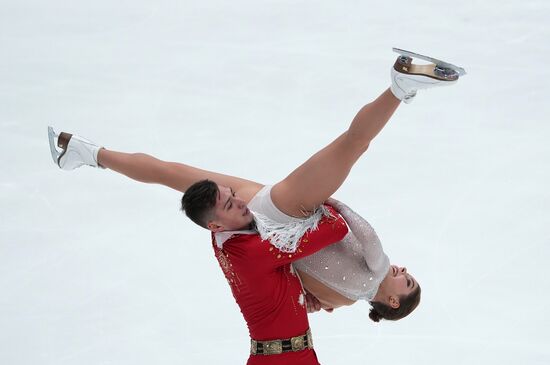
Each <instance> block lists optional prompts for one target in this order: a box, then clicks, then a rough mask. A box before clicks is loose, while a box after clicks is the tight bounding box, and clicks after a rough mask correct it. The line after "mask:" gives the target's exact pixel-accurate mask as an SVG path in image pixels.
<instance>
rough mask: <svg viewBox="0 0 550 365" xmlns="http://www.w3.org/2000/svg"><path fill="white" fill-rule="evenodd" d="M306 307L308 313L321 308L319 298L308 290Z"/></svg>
mask: <svg viewBox="0 0 550 365" xmlns="http://www.w3.org/2000/svg"><path fill="white" fill-rule="evenodd" d="M306 308H307V312H308V313H315V312H319V311H320V310H321V302H320V301H319V299H317V297H316V296H314V295H313V294H311V293H310V292H308V291H306Z"/></svg>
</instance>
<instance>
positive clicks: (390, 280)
mask: <svg viewBox="0 0 550 365" xmlns="http://www.w3.org/2000/svg"><path fill="white" fill-rule="evenodd" d="M381 286H383V287H384V288H383V290H384V292H385V293H386V295H385V297H386V300H387V301H388V304H389V305H390V306H392V307H394V308H398V307H399V297H406V296H408V295H409V294H411V293H412V292H413V291H414V290H416V288H417V287H418V282H417V281H416V280H415V279H414V278H413V276H412V275H411V274H409V273H408V272H407V268H406V267H401V266H397V265H391V266H390V270H389V271H388V274H387V275H386V277H385V278H384V280H383V282H382V284H381Z"/></svg>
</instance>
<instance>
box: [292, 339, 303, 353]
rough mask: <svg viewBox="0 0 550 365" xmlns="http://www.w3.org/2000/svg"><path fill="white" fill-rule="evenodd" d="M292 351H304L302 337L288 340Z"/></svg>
mask: <svg viewBox="0 0 550 365" xmlns="http://www.w3.org/2000/svg"><path fill="white" fill-rule="evenodd" d="M290 344H291V345H292V351H300V350H303V349H304V336H296V337H292V338H291V339H290Z"/></svg>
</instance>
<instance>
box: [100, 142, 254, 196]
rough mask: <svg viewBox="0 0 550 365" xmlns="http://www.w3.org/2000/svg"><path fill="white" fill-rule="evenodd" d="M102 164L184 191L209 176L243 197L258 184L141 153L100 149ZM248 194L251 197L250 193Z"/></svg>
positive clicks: (141, 179) (124, 173)
mask: <svg viewBox="0 0 550 365" xmlns="http://www.w3.org/2000/svg"><path fill="white" fill-rule="evenodd" d="M98 162H99V164H100V165H101V166H103V167H105V168H108V169H111V170H113V171H116V172H118V173H121V174H123V175H125V176H127V177H129V178H131V179H133V180H136V181H139V182H143V183H151V184H161V185H164V186H167V187H170V188H172V189H174V190H177V191H181V192H182V193H184V192H185V191H186V190H187V189H188V188H189V187H190V186H191V185H192V184H194V183H196V182H197V181H199V180H204V179H209V180H212V181H214V182H215V183H216V184H218V185H223V186H228V187H231V188H232V189H233V190H234V191H235V192H237V193H238V194H239V195H240V196H241V197H242V198H243V199H246V198H247V197H248V195H250V194H249V192H254V191H257V190H258V188H259V187H260V188H261V186H262V185H261V184H258V183H256V182H254V181H250V180H246V179H241V178H238V177H234V176H229V175H224V174H219V173H216V172H212V171H208V170H203V169H199V168H196V167H193V166H189V165H185V164H182V163H178V162H168V161H162V160H159V159H157V158H155V157H153V156H150V155H147V154H144V153H124V152H116V151H110V150H107V149H101V150H99V153H98ZM250 198H251V197H250Z"/></svg>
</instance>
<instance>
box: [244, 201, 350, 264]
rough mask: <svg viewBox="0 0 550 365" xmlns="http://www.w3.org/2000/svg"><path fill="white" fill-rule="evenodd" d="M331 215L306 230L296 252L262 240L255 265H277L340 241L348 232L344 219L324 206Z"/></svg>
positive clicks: (330, 208)
mask: <svg viewBox="0 0 550 365" xmlns="http://www.w3.org/2000/svg"><path fill="white" fill-rule="evenodd" d="M326 207H327V208H328V209H329V210H330V213H331V214H332V217H323V218H322V219H321V220H320V221H319V224H318V226H317V229H316V230H314V231H310V232H307V233H306V234H304V235H303V236H302V238H301V239H300V243H299V245H298V249H297V250H296V252H293V253H289V252H282V251H280V250H279V249H278V248H276V247H274V246H273V245H272V244H271V243H269V241H262V242H261V244H260V247H261V248H260V247H259V248H260V250H258V251H259V252H257V254H256V255H254V256H255V261H256V265H260V266H264V265H265V267H278V266H282V265H286V264H288V263H291V262H293V261H296V260H299V259H301V258H303V257H306V256H309V255H312V254H314V253H315V252H317V251H319V250H321V249H323V248H325V247H326V246H328V245H330V244H333V243H335V242H339V241H341V240H342V239H343V238H344V236H345V235H346V234H347V233H348V226H347V225H346V222H345V221H344V219H343V218H342V217H341V216H340V214H338V212H336V211H335V210H334V209H333V208H332V207H330V206H326ZM266 253H268V255H266Z"/></svg>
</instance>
